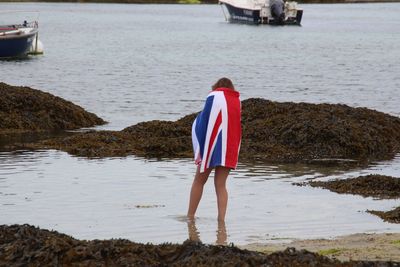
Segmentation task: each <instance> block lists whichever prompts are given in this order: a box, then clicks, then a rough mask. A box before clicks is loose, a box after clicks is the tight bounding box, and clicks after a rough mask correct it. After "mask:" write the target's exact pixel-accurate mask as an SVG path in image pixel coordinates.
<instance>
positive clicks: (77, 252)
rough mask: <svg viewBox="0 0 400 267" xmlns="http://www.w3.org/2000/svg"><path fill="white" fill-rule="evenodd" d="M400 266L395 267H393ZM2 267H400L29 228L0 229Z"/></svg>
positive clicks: (312, 255) (305, 254)
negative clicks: (82, 237)
mask: <svg viewBox="0 0 400 267" xmlns="http://www.w3.org/2000/svg"><path fill="white" fill-rule="evenodd" d="M394 264H395V263H394ZM0 266H210V267H212V266H293V267H295V266H302V267H303V266H332V267H336V266H396V265H393V263H391V262H366V261H365V262H363V261H359V262H357V261H351V262H340V261H338V260H334V259H329V258H327V257H324V256H321V255H318V254H315V253H312V252H308V251H306V250H300V251H299V250H296V249H294V248H288V249H286V250H284V251H281V252H275V253H272V254H270V255H266V254H263V253H260V252H254V251H248V250H243V249H239V248H237V247H235V246H233V245H232V246H213V245H205V244H202V243H200V242H195V241H185V242H184V243H183V244H168V243H165V244H161V245H152V244H140V243H134V242H131V241H128V240H124V239H111V240H93V241H86V240H83V241H80V240H77V239H74V238H72V237H70V236H67V235H64V234H60V233H58V232H55V231H48V230H42V229H39V228H36V227H33V226H30V225H11V226H6V225H1V226H0Z"/></svg>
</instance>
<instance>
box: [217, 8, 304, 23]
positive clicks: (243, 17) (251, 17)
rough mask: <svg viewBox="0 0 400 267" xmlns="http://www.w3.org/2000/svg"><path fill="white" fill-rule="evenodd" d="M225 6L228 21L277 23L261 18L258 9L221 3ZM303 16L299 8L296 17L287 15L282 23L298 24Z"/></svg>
mask: <svg viewBox="0 0 400 267" xmlns="http://www.w3.org/2000/svg"><path fill="white" fill-rule="evenodd" d="M221 4H222V5H224V6H225V7H226V9H227V10H228V12H229V15H230V17H229V21H230V22H239V23H249V24H256V25H258V24H272V25H278V23H277V22H276V21H274V20H273V19H267V20H265V19H263V18H262V17H261V16H260V10H252V9H245V8H239V7H235V6H233V5H230V4H228V3H224V2H222V3H221ZM302 17H303V10H301V9H299V10H297V12H296V17H288V18H287V19H286V20H285V21H284V22H283V25H300V23H301V19H302Z"/></svg>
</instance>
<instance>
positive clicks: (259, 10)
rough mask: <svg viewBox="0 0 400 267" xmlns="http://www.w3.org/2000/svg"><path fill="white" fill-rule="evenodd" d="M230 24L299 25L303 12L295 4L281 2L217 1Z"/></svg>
mask: <svg viewBox="0 0 400 267" xmlns="http://www.w3.org/2000/svg"><path fill="white" fill-rule="evenodd" d="M219 3H220V4H221V5H223V6H224V7H225V8H226V9H227V11H228V13H229V15H228V16H225V18H226V19H227V20H228V21H230V22H243V23H251V24H274V25H301V19H302V17H303V10H302V9H300V8H298V5H297V2H294V1H287V2H283V0H219ZM223 11H224V14H225V10H224V9H223Z"/></svg>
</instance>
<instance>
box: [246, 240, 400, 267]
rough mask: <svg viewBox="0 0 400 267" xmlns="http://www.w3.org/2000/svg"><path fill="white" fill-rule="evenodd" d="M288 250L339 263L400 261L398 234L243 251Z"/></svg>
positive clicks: (259, 246)
mask: <svg viewBox="0 0 400 267" xmlns="http://www.w3.org/2000/svg"><path fill="white" fill-rule="evenodd" d="M277 242H279V240H277ZM287 247H294V248H296V249H298V250H301V249H306V250H308V251H311V252H315V253H318V254H320V255H323V256H327V257H330V258H332V259H338V260H340V261H350V260H353V261H360V260H362V261H365V260H368V261H382V260H385V261H396V262H399V261H400V233H383V234H366V233H359V234H352V235H347V236H340V237H337V238H334V239H310V240H294V241H292V242H290V243H287V242H286V243H273V244H250V245H247V246H243V248H245V249H249V250H254V251H259V252H263V253H267V254H268V253H272V252H276V251H280V250H283V249H285V248H287Z"/></svg>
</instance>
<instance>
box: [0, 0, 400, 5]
mask: <svg viewBox="0 0 400 267" xmlns="http://www.w3.org/2000/svg"><path fill="white" fill-rule="evenodd" d="M0 2H2V3H6V2H7V3H10V2H11V3H18V2H35V3H36V2H50V3H115V4H217V3H218V0H0ZM297 2H298V3H300V4H350V3H395V2H400V0H298V1H297Z"/></svg>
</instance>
